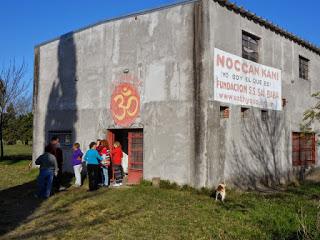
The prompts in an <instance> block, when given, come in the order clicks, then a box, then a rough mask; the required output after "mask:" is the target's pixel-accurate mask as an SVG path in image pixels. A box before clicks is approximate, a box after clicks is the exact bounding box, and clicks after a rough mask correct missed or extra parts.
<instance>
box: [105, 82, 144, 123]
mask: <svg viewBox="0 0 320 240" xmlns="http://www.w3.org/2000/svg"><path fill="white" fill-rule="evenodd" d="M111 112H112V117H113V119H114V121H115V123H116V124H117V125H119V126H123V127H127V126H130V125H131V124H132V123H133V122H134V121H135V119H136V118H137V117H138V115H139V114H140V95H139V92H138V90H137V89H136V87H135V86H133V85H132V84H130V83H121V84H119V85H118V86H117V87H116V88H115V89H114V91H113V93H112V99H111Z"/></svg>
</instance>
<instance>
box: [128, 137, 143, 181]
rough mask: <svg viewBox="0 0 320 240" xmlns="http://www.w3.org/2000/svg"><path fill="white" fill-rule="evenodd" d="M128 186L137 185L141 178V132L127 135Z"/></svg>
mask: <svg viewBox="0 0 320 240" xmlns="http://www.w3.org/2000/svg"><path fill="white" fill-rule="evenodd" d="M128 160H129V163H128V184H138V183H140V181H141V179H142V177H143V132H142V131H141V132H129V133H128Z"/></svg>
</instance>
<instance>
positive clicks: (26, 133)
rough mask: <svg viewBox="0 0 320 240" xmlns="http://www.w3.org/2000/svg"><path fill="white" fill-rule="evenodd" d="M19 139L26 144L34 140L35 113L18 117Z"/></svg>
mask: <svg viewBox="0 0 320 240" xmlns="http://www.w3.org/2000/svg"><path fill="white" fill-rule="evenodd" d="M17 125H18V139H19V140H21V141H22V142H24V144H25V145H27V144H28V143H29V141H31V140H32V127H33V114H32V113H31V112H29V113H27V114H25V115H21V116H19V117H18V121H17Z"/></svg>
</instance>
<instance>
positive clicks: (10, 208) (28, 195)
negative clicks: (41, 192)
mask: <svg viewBox="0 0 320 240" xmlns="http://www.w3.org/2000/svg"><path fill="white" fill-rule="evenodd" d="M36 187H37V184H36V181H35V180H34V181H31V182H28V183H25V184H22V185H19V186H15V187H12V188H8V189H5V190H2V191H0V206H1V207H0V216H1V218H0V236H2V235H4V234H6V233H8V232H10V231H12V230H13V229H15V228H16V227H17V226H19V225H20V224H21V223H23V221H24V220H26V219H27V218H28V217H29V216H30V215H31V214H32V213H33V212H34V211H35V210H36V209H37V208H38V207H39V206H40V204H41V202H42V200H41V199H37V198H35V197H34V196H33V194H34V192H35V190H36Z"/></svg>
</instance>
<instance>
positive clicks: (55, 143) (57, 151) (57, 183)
mask: <svg viewBox="0 0 320 240" xmlns="http://www.w3.org/2000/svg"><path fill="white" fill-rule="evenodd" d="M48 146H50V147H51V148H52V149H53V153H54V156H55V157H56V159H57V163H58V168H59V171H58V175H57V176H56V177H55V178H54V188H55V190H56V191H63V190H65V189H66V188H65V187H63V186H61V178H62V169H63V152H62V149H61V148H60V139H59V138H58V137H57V136H53V137H52V138H51V140H50V143H49V145H48Z"/></svg>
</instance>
